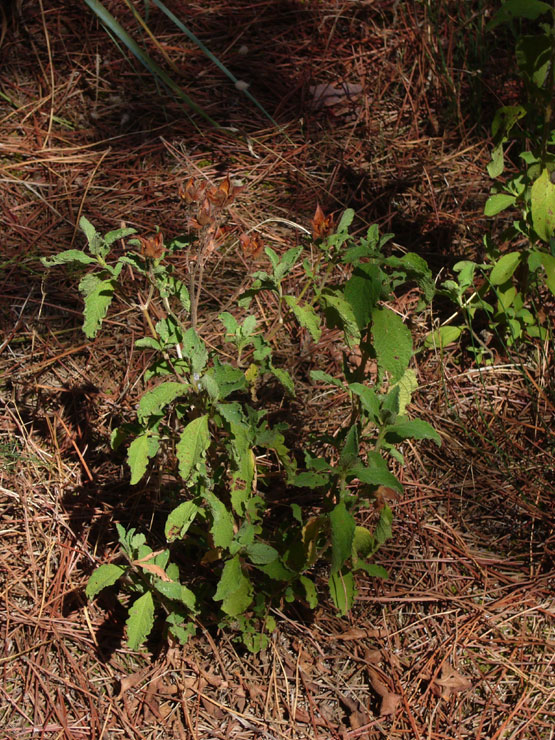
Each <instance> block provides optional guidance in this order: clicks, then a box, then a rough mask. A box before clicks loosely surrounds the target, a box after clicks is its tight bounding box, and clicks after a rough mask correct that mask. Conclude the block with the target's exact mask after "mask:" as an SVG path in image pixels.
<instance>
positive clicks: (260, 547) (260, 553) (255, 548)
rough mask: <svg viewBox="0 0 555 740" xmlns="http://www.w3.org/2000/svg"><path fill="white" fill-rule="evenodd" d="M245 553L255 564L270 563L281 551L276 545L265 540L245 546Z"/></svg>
mask: <svg viewBox="0 0 555 740" xmlns="http://www.w3.org/2000/svg"><path fill="white" fill-rule="evenodd" d="M245 553H246V554H247V556H248V558H249V560H250V561H251V563H253V564H254V565H268V563H273V562H274V560H277V559H278V557H279V553H278V551H277V550H276V549H275V548H274V547H271V546H270V545H266V544H264V543H263V542H253V543H252V545H248V546H247V547H246V548H245Z"/></svg>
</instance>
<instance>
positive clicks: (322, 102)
mask: <svg viewBox="0 0 555 740" xmlns="http://www.w3.org/2000/svg"><path fill="white" fill-rule="evenodd" d="M309 91H310V94H311V95H312V106H313V108H314V109H315V110H321V109H322V108H329V107H331V106H332V105H337V104H338V103H342V102H343V101H344V100H345V99H347V100H350V99H351V98H353V97H355V96H357V95H360V93H361V92H362V85H359V84H356V83H350V82H342V83H340V84H339V85H338V86H335V85H332V84H330V83H321V84H320V85H312V86H311V87H310V88H309Z"/></svg>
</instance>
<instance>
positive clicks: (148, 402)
mask: <svg viewBox="0 0 555 740" xmlns="http://www.w3.org/2000/svg"><path fill="white" fill-rule="evenodd" d="M189 388H190V386H189V385H188V384H185V383H178V382H176V381H168V382H166V383H161V384H160V385H158V386H156V388H153V389H152V390H150V391H147V392H146V393H145V394H144V395H143V397H142V398H141V400H140V402H139V408H138V410H137V418H138V419H139V421H140V422H141V423H143V422H144V421H145V420H146V419H148V417H149V416H157V415H158V414H160V413H161V412H162V411H163V410H164V408H165V407H166V406H168V404H170V403H171V402H172V401H174V400H175V399H176V398H179V397H180V396H185V395H186V394H187V393H188V392H189Z"/></svg>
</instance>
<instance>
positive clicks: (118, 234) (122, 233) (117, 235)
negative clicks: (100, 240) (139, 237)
mask: <svg viewBox="0 0 555 740" xmlns="http://www.w3.org/2000/svg"><path fill="white" fill-rule="evenodd" d="M136 233H137V230H136V229H133V228H131V227H127V228H123V229H114V231H109V232H108V233H107V234H105V235H104V241H105V242H106V244H113V243H114V242H117V241H118V239H125V238H126V237H127V236H131V235H132V234H136Z"/></svg>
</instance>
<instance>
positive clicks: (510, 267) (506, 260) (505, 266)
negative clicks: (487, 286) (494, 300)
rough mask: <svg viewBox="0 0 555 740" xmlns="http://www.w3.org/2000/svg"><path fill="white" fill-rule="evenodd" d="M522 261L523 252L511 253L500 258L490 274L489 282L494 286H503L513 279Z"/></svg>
mask: <svg viewBox="0 0 555 740" xmlns="http://www.w3.org/2000/svg"><path fill="white" fill-rule="evenodd" d="M521 259H522V253H521V252H509V253H508V254H504V255H503V256H502V257H500V258H499V259H498V260H497V262H496V263H495V264H494V266H493V270H492V271H491V272H490V275H489V281H490V283H491V284H492V285H502V284H503V283H506V282H507V280H508V279H509V278H510V277H512V275H513V273H514V271H515V270H516V268H517V267H518V264H519V262H520V260H521Z"/></svg>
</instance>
